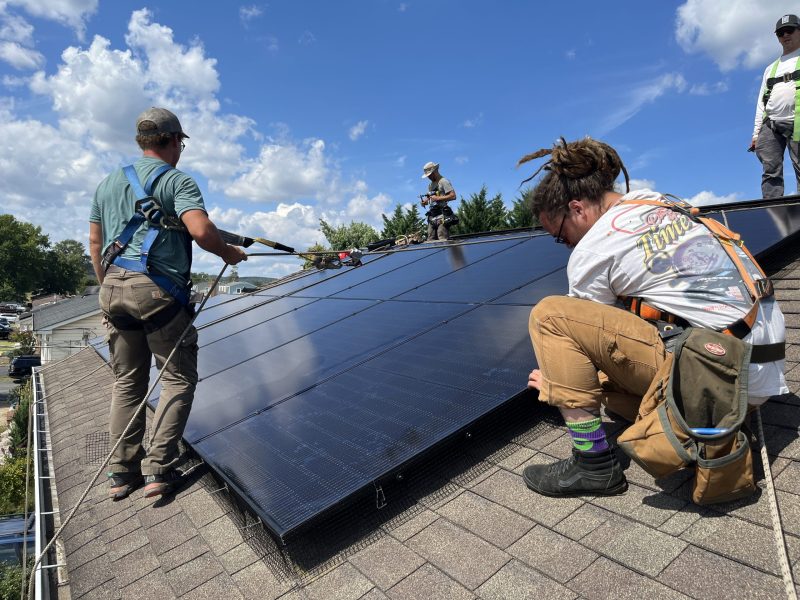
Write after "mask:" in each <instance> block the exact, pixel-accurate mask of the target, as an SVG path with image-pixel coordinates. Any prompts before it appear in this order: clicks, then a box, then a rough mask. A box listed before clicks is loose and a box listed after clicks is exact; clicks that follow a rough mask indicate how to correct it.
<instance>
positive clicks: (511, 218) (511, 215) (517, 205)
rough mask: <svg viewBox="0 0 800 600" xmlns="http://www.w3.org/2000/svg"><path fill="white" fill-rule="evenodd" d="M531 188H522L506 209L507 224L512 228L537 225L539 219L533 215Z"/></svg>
mask: <svg viewBox="0 0 800 600" xmlns="http://www.w3.org/2000/svg"><path fill="white" fill-rule="evenodd" d="M532 202H533V188H526V189H524V190H522V194H521V195H520V197H519V198H517V199H516V200H514V205H513V206H512V207H511V210H510V211H508V226H509V227H513V228H522V227H538V226H539V219H537V218H536V217H534V216H533V208H532V205H531V203H532Z"/></svg>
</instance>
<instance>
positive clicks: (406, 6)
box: [397, 2, 408, 12]
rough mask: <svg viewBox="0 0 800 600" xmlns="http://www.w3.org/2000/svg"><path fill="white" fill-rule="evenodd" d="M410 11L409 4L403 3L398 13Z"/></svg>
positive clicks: (398, 8)
mask: <svg viewBox="0 0 800 600" xmlns="http://www.w3.org/2000/svg"><path fill="white" fill-rule="evenodd" d="M407 10H408V3H407V2H401V3H400V6H398V7H397V12H406V11H407Z"/></svg>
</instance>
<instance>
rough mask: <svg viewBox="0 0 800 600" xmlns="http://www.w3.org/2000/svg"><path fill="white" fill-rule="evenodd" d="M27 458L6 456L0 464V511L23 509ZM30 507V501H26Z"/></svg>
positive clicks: (6, 512) (13, 511)
mask: <svg viewBox="0 0 800 600" xmlns="http://www.w3.org/2000/svg"><path fill="white" fill-rule="evenodd" d="M27 466H28V458H27V457H26V456H20V457H17V458H7V459H6V461H5V462H4V463H3V464H2V465H0V513H1V514H4V515H7V514H13V513H21V512H23V511H24V510H25V469H26V468H27ZM28 504H29V507H28V508H32V504H33V503H32V502H28Z"/></svg>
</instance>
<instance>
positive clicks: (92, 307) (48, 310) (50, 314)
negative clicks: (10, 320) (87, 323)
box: [31, 288, 100, 331]
mask: <svg viewBox="0 0 800 600" xmlns="http://www.w3.org/2000/svg"><path fill="white" fill-rule="evenodd" d="M96 289H97V288H95V291H94V292H93V293H90V294H85V295H83V296H74V297H72V298H67V299H66V300H59V301H58V302H56V303H55V304H48V305H47V306H42V307H40V308H36V309H34V310H33V312H32V313H31V314H32V316H33V328H34V330H36V331H41V330H43V329H49V328H50V327H52V326H53V325H57V324H58V323H63V322H64V321H69V320H71V319H76V318H79V317H83V316H87V315H91V314H94V313H97V312H99V311H100V304H99V301H98V296H97V291H96Z"/></svg>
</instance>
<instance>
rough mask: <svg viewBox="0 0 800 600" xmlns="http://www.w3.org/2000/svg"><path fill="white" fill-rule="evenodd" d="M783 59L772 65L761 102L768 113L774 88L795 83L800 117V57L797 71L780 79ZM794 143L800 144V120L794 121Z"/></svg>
mask: <svg viewBox="0 0 800 600" xmlns="http://www.w3.org/2000/svg"><path fill="white" fill-rule="evenodd" d="M780 61H781V59H780V58H779V59H778V60H776V61H775V62H774V63H772V69H771V70H770V72H769V77H768V78H767V84H766V86H765V89H764V94H763V95H762V96H761V101H762V102H763V103H764V114H765V115H766V113H767V102H769V97H770V96H771V95H772V88H773V87H774V86H775V84H776V83H789V82H792V81H794V114H795V115H800V57H798V59H797V62H796V63H795V67H794V68H795V70H794V71H792V72H791V73H784V74H783V75H781V76H780V77H776V76H775V73H777V72H778V65H779V64H780ZM765 118H769V115H766V117H765ZM792 141H794V142H800V120H798V119H795V120H794V128H793V130H792Z"/></svg>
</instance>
